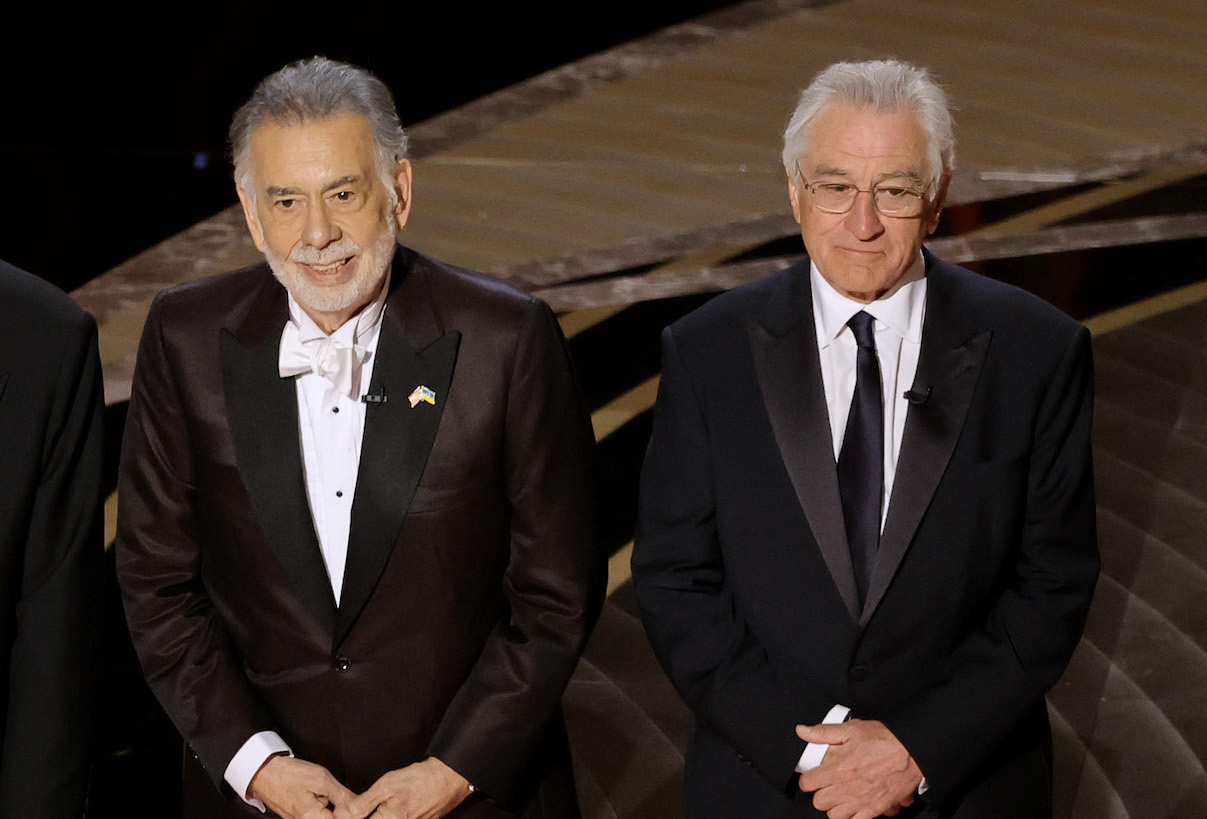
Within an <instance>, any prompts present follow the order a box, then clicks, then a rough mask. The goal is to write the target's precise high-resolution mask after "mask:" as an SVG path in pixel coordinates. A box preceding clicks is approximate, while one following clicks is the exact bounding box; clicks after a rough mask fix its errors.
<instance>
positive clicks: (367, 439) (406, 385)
mask: <svg viewBox="0 0 1207 819" xmlns="http://www.w3.org/2000/svg"><path fill="white" fill-rule="evenodd" d="M460 344H461V334H460V333H458V332H456V331H452V332H448V333H445V334H444V335H443V336H441V337H440V338H439V339H437V340H436V341H435V342H433V343H432V344H431V345H430V346H428V347H426V348H425V349H423V350H422V351H420V352H415V351H414V350H413V349H412V348H411V346H410V345H409V344H407V342H406V340H405V339H404V338H403V336H402V332H401V330H400V329H399V328H398V326H397V324H396V322H395V321H394V320H393V319H392V317H390V316H389V315H387V317H386V320H383V321H382V325H381V337H380V339H379V340H378V344H377V361H376V362H375V363H374V365H373V379H372V384H371V385H370V387H369V393H370V395H381V394H383V391H384V394H385V396H386V401H385V402H384V403H370V404H369V405H368V407H367V408H366V411H365V432H364V439H363V442H362V444H361V455H360V473H359V474H358V475H357V478H356V498H355V499H354V500H353V503H352V526H351V530H350V531H349V536H348V563H347V567H346V569H345V570H344V587H343V592H342V594H341V596H340V606H339V612H338V613H337V620H336V635H335V641H336V645H338V644H339V642H340V641H341V640H343V638H344V635H346V634H347V632H348V629H349V628H350V627H351V625H352V623H353V622H354V621H355V619H356V617H357V615H358V614H359V613H360V611H361V609H362V608H364V605H365V603H366V602H367V601H368V599H369V595H370V594H372V592H373V587H374V586H375V585H376V584H377V580H378V578H379V577H381V573H382V570H383V569H385V565H386V561H387V560H388V559H389V557H390V552H391V550H393V548H394V544H395V541H396V540H397V538H398V532H399V530H400V529H401V528H402V521H403V518H404V517H406V513H407V509H408V508H409V507H410V505H411V498H412V497H413V496H414V494H415V487H416V486H417V485H418V484H419V478H420V476H421V475H422V474H423V468H424V466H425V465H426V463H427V457H428V453H429V452H431V449H432V444H433V442H434V441H435V439H436V430H437V428H438V427H439V426H440V417H441V415H442V414H443V412H444V406H445V403H446V402H447V401H448V397H449V386H450V385H451V384H452V380H453V367H454V365H455V364H456V361H457V348H458V347H459V346H460ZM418 387H427V388H428V389H430V390H432V391H433V392H434V393H435V398H434V401H435V403H434V404H429V403H427V402H426V401H419V402H418V403H416V404H415V406H413V407H412V406H411V403H410V401H409V400H408V397H409V396H410V395H411V393H412V392H413V391H414V390H415V389H416V388H418Z"/></svg>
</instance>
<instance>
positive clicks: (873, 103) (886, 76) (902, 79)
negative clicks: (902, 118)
mask: <svg viewBox="0 0 1207 819" xmlns="http://www.w3.org/2000/svg"><path fill="white" fill-rule="evenodd" d="M831 102H845V103H849V104H850V105H853V106H856V107H858V108H870V109H871V110H873V111H876V112H879V113H891V112H897V111H913V112H914V115H915V116H916V117H917V118H918V125H919V126H920V127H921V128H922V131H923V132H924V133H925V134H926V146H927V148H926V153H927V163H928V165H929V170H930V174H931V178H930V180H929V182H930V187H931V188H932V189H934V188H937V187H938V185H939V182H940V180H941V179H942V178H943V176H944V175H945V174H950V173H951V171H952V170H954V169H955V131H954V128H953V125H952V119H951V107H950V105H949V103H948V101H947V94H945V93H944V92H943V89H942V88H941V87H939V85H938V84H937V83H936V82H935V81H934V80H932V79H931V77H930V74H929V73H928V72H927V70H926V69H925V68H920V67H918V66H914V65H910V64H909V63H904V62H900V61H899V60H869V61H867V62H845V63H834V64H833V65H831V66H830V67H829V68H826V69H825V70H823V71H822V72H821V73H820V74H818V75H817V76H816V77H814V78H813V82H811V83H809V87H808V88H806V89H805V90H804V91H802V92H801V95H800V101H799V102H798V103H797V104H796V110H795V111H794V112H793V113H792V119H791V120H789V122H788V127H787V128H785V129H784V156H783V159H784V171H785V172H787V174H788V176H789V177H793V178H795V176H796V174H797V161H798V160H799V159H800V158H801V156H803V155H804V153H805V152H806V151H807V150H808V148H809V142H808V140H809V126H810V125H811V124H812V123H813V120H815V119H816V118H817V116H818V114H820V113H821V112H822V110H823V109H824V108H825V107H826V106H827V105H829V104H830V103H831Z"/></svg>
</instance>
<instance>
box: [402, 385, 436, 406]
mask: <svg viewBox="0 0 1207 819" xmlns="http://www.w3.org/2000/svg"><path fill="white" fill-rule="evenodd" d="M407 400H408V401H410V402H411V409H414V408H415V407H417V406H419V402H421V401H422V402H424V403H426V404H431V405H432V406H433V407H434V406H436V391H435V390H433V389H429V388H428V387H425V386H423V385H422V384H420V385H419V386H418V387H416V388H415V389H414V391H412V392H411V394H410V396H409V397H408V398H407Z"/></svg>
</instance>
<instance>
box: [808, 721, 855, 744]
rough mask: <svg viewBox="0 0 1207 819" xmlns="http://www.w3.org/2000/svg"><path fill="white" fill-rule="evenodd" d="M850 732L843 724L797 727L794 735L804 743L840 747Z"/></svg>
mask: <svg viewBox="0 0 1207 819" xmlns="http://www.w3.org/2000/svg"><path fill="white" fill-rule="evenodd" d="M849 733H850V731H849V729H848V728H847V726H846V724H845V723H842V724H839V725H798V726H796V735H797V736H798V737H800V738H801V739H803V740H804V741H805V742H817V743H820V744H822V745H841V744H842V743H844V742H846V740H847V736H848V735H849Z"/></svg>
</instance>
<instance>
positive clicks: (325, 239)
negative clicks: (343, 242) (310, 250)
mask: <svg viewBox="0 0 1207 819" xmlns="http://www.w3.org/2000/svg"><path fill="white" fill-rule="evenodd" d="M339 238H340V229H339V225H337V224H336V223H335V222H334V221H333V220H332V219H331V214H330V213H328V211H327V203H326V202H322V201H320V202H319V203H317V204H316V205H314V206H313V207H310V208H307V209H306V224H305V225H304V226H303V228H302V240H303V241H304V242H305V243H306V244H308V245H310V246H311V247H317V248H324V247H326V246H327V245H329V244H331V243H332V242H335V241H338V240H339Z"/></svg>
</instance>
